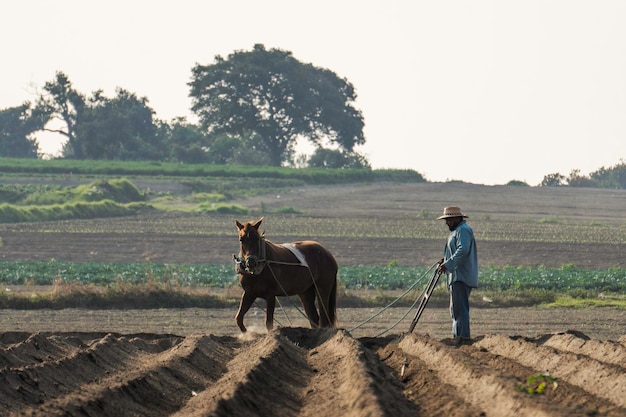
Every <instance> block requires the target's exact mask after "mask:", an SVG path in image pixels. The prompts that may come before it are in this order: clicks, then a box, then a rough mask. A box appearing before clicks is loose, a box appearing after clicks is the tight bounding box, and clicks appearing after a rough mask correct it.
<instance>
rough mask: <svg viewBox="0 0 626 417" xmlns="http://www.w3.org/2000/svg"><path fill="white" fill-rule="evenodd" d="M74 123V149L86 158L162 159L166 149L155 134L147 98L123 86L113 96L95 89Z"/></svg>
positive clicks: (156, 132)
mask: <svg viewBox="0 0 626 417" xmlns="http://www.w3.org/2000/svg"><path fill="white" fill-rule="evenodd" d="M80 116H81V117H80V120H79V123H77V124H76V127H75V132H76V138H75V144H74V145H72V148H73V149H74V152H76V151H77V150H78V151H79V153H80V155H81V157H83V158H86V159H112V160H164V159H166V157H167V156H166V155H167V151H166V150H165V146H164V144H163V142H162V140H161V139H162V138H161V137H160V136H159V135H158V128H157V125H156V122H155V120H154V119H153V116H154V110H152V109H151V108H150V107H148V99H147V98H145V97H143V98H139V97H137V95H135V94H134V93H131V92H129V91H128V90H125V89H123V88H117V89H116V96H115V97H113V98H108V97H105V96H104V95H103V93H102V91H96V92H94V93H93V95H92V96H91V97H90V98H89V99H88V101H87V102H86V104H85V106H84V108H83V109H82V112H81V114H80Z"/></svg>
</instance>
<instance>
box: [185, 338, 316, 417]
mask: <svg viewBox="0 0 626 417" xmlns="http://www.w3.org/2000/svg"><path fill="white" fill-rule="evenodd" d="M257 336H258V337H260V338H259V339H258V340H256V341H255V342H253V343H252V344H249V343H246V344H244V345H243V346H242V347H241V348H240V349H237V350H236V355H235V356H234V357H233V358H232V359H231V360H230V362H229V363H228V364H227V365H226V367H227V369H228V371H227V372H225V373H224V375H223V376H222V378H220V379H219V380H217V381H215V382H214V383H213V384H210V385H209V386H207V387H206V389H204V390H203V391H202V392H199V393H197V396H195V397H194V398H191V399H190V400H189V401H188V402H187V404H186V405H185V407H184V408H182V409H181V410H179V411H178V412H177V413H176V414H174V415H176V416H181V417H182V416H188V417H193V416H239V415H259V416H270V415H271V416H276V417H279V416H280V417H282V416H284V417H286V416H297V415H298V412H299V409H300V406H301V402H300V392H301V390H302V389H303V388H304V387H305V386H306V385H307V383H308V380H309V379H310V378H311V377H312V374H313V372H312V371H311V370H310V369H309V367H308V365H307V363H306V360H305V354H304V352H303V351H302V350H301V349H299V348H298V347H297V346H296V345H295V344H293V343H292V342H291V341H289V340H288V339H286V338H285V337H284V336H283V335H282V334H280V333H279V332H278V331H275V332H271V333H270V334H268V335H265V336H260V335H257ZM247 337H250V336H249V335H247ZM252 337H254V336H252Z"/></svg>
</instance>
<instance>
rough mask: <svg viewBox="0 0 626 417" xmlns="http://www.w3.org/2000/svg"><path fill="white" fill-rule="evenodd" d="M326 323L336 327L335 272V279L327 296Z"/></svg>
mask: <svg viewBox="0 0 626 417" xmlns="http://www.w3.org/2000/svg"><path fill="white" fill-rule="evenodd" d="M328 325H329V326H330V327H337V274H335V281H334V282H333V287H332V288H331V290H330V297H328Z"/></svg>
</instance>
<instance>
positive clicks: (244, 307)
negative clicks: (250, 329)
mask: <svg viewBox="0 0 626 417" xmlns="http://www.w3.org/2000/svg"><path fill="white" fill-rule="evenodd" d="M254 300H256V297H254V296H252V295H249V294H248V293H247V292H246V291H244V292H243V295H242V296H241V302H240V303H239V310H237V314H236V315H235V320H236V321H237V326H239V329H240V330H241V331H242V332H243V333H245V332H246V330H247V329H246V326H244V325H243V316H245V315H246V313H247V312H248V310H250V307H252V303H254Z"/></svg>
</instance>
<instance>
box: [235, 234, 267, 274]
mask: <svg viewBox="0 0 626 417" xmlns="http://www.w3.org/2000/svg"><path fill="white" fill-rule="evenodd" d="M245 238H248V239H249V238H251V236H250V232H248V233H246V235H244V236H241V237H240V238H239V242H240V243H243V241H244V239H245ZM258 246H259V247H258V250H257V253H258V256H257V255H248V256H244V255H243V250H240V251H239V255H233V260H234V261H235V269H236V270H237V272H238V273H240V274H242V275H258V274H260V273H261V272H263V269H264V268H265V265H267V257H266V255H265V246H266V245H265V235H264V234H263V235H259V240H258ZM242 249H243V247H242Z"/></svg>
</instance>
